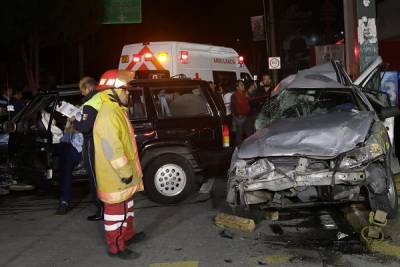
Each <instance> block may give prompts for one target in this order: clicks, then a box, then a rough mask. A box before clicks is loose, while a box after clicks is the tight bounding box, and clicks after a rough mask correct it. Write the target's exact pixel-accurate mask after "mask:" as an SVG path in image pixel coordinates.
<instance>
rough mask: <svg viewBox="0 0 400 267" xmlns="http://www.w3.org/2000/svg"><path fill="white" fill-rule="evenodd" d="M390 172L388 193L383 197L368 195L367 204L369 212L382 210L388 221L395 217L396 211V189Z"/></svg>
mask: <svg viewBox="0 0 400 267" xmlns="http://www.w3.org/2000/svg"><path fill="white" fill-rule="evenodd" d="M389 172H390V179H389V180H388V182H389V184H388V190H387V191H388V192H387V193H386V194H383V195H377V194H373V193H370V194H369V204H370V206H371V210H373V211H376V210H383V211H385V212H386V213H387V218H388V219H393V218H395V217H396V214H397V209H398V199H397V188H396V183H395V181H394V177H393V174H392V172H391V171H390V170H389Z"/></svg>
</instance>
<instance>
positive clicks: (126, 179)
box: [121, 176, 133, 184]
mask: <svg viewBox="0 0 400 267" xmlns="http://www.w3.org/2000/svg"><path fill="white" fill-rule="evenodd" d="M132 179H133V178H132V176H131V177H128V178H121V182H123V183H124V184H130V183H131V182H132Z"/></svg>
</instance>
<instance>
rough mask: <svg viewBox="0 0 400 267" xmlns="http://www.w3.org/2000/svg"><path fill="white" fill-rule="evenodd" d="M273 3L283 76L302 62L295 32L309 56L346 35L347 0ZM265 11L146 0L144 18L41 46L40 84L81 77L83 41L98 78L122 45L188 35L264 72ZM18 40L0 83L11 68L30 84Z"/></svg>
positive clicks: (238, 1) (0, 67) (221, 1)
mask: <svg viewBox="0 0 400 267" xmlns="http://www.w3.org/2000/svg"><path fill="white" fill-rule="evenodd" d="M93 1H95V0H93ZM72 2H74V3H75V6H71V8H72V9H74V8H75V10H76V12H79V10H81V11H82V10H83V9H82V8H81V6H80V5H81V4H80V2H79V1H72ZM95 2H96V1H95ZM100 2H101V1H100ZM265 2H266V3H267V2H268V1H265ZM274 5H275V20H276V34H277V47H278V53H279V54H280V56H281V57H282V59H283V68H284V69H283V70H282V71H281V73H280V75H281V76H284V75H285V74H287V73H291V72H294V71H296V69H297V68H298V67H299V66H293V64H292V66H291V65H290V64H289V59H290V58H289V57H290V53H289V50H290V49H293V47H290V40H291V39H293V38H294V36H295V35H296V33H297V34H298V36H301V38H302V39H303V40H304V41H302V42H303V44H301V42H300V44H298V43H297V45H299V46H301V47H300V48H299V49H300V50H301V49H307V50H306V51H305V54H306V57H307V61H308V60H309V59H308V57H309V50H308V49H309V48H310V46H312V45H314V44H330V43H335V42H336V41H337V40H340V39H341V38H342V36H341V32H342V31H343V8H342V0H322V1H321V0H308V1H296V0H280V1H274ZM3 11H4V9H3ZM48 12H50V13H51V12H52V11H51V10H48ZM72 12H74V11H72ZM267 12H268V11H267ZM262 14H263V5H262V0H248V1H243V0H235V1H232V0H231V1H228V0H218V1H216V0H214V1H211V0H202V1H195V0H175V1H168V0H151V1H150V0H143V1H142V23H141V24H126V25H98V26H95V27H93V30H92V28H90V30H89V31H90V32H86V34H85V35H84V37H82V38H81V40H76V38H71V40H69V39H68V40H69V41H65V42H63V41H60V42H55V43H54V44H50V45H49V44H48V45H46V46H42V47H41V48H40V50H39V55H40V87H42V88H43V87H49V86H51V85H54V84H61V83H75V82H76V81H77V80H78V79H79V78H80V74H79V57H78V43H79V42H81V43H82V44H83V47H84V49H83V55H84V57H83V58H84V74H85V75H91V76H94V77H96V78H98V77H99V75H101V73H102V72H104V71H105V70H107V69H110V68H116V67H117V66H118V60H119V56H120V53H121V50H122V47H123V45H125V44H129V43H136V42H144V41H187V42H198V43H209V44H215V45H224V46H228V47H233V48H234V49H236V50H237V51H238V52H239V54H241V55H243V56H244V57H245V60H246V64H247V65H248V67H249V69H250V71H252V72H253V73H254V74H260V73H261V72H263V71H265V70H266V51H265V42H264V41H259V42H253V41H252V32H251V26H250V17H251V16H257V15H262ZM81 15H82V14H81ZM83 16H84V14H83ZM67 18H68V17H67ZM79 18H80V17H79V16H77V19H76V20H75V21H73V22H69V21H67V22H63V23H64V24H67V23H75V24H76V23H78V27H79V23H80V22H79ZM60 19H61V20H66V19H63V18H60ZM70 34H71V33H70ZM72 34H73V33H72ZM3 37H4V36H3ZM63 38H64V37H63ZM63 40H65V38H64V39H63ZM18 45H19V43H12V42H9V43H8V44H6V45H5V46H4V47H3V51H5V53H2V54H1V55H0V75H1V76H0V83H4V82H5V77H6V74H8V77H9V81H10V82H11V83H13V84H15V85H17V86H23V84H26V77H25V75H24V72H23V71H22V70H23V61H22V59H21V56H20V52H19V48H18ZM305 45H306V46H305ZM292 46H293V45H292ZM306 63H308V62H306Z"/></svg>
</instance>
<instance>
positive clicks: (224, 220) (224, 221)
mask: <svg viewBox="0 0 400 267" xmlns="http://www.w3.org/2000/svg"><path fill="white" fill-rule="evenodd" d="M214 223H215V225H216V226H218V227H222V228H230V229H237V230H240V231H244V232H253V231H254V229H255V228H256V224H255V222H254V220H252V219H247V218H243V217H238V216H234V215H230V214H226V213H219V214H218V215H217V216H215V219H214Z"/></svg>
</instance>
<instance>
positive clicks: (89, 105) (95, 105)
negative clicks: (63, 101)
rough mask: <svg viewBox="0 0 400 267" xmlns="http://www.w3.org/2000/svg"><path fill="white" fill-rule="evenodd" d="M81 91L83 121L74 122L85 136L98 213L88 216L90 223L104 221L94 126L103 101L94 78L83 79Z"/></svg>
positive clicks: (90, 182)
mask: <svg viewBox="0 0 400 267" xmlns="http://www.w3.org/2000/svg"><path fill="white" fill-rule="evenodd" d="M79 89H80V90H81V94H82V95H83V96H84V97H83V100H82V102H83V103H84V104H83V105H82V107H83V108H82V117H81V120H80V121H78V120H74V121H73V127H74V128H75V129H76V130H77V131H79V132H81V133H82V134H83V136H84V145H83V157H84V160H85V165H86V169H87V171H88V175H89V184H90V191H91V194H92V198H93V200H94V203H95V206H96V213H95V214H93V215H91V216H88V217H87V219H88V221H99V220H102V219H103V213H104V208H103V203H102V202H101V201H100V200H99V199H98V197H97V192H96V187H97V184H96V175H95V165H94V162H95V161H94V143H93V126H94V122H95V120H96V116H97V112H98V110H99V109H100V107H101V99H100V96H99V95H98V94H97V91H96V81H95V80H94V79H93V78H92V77H83V78H82V79H81V80H80V81H79Z"/></svg>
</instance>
